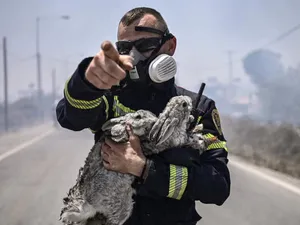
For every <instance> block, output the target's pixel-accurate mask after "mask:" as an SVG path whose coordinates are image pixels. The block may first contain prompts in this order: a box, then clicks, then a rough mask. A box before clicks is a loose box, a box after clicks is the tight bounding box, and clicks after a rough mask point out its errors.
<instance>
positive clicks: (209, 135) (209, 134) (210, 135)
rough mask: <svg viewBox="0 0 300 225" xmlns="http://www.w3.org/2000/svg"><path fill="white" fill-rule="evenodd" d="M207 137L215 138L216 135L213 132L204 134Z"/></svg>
mask: <svg viewBox="0 0 300 225" xmlns="http://www.w3.org/2000/svg"><path fill="white" fill-rule="evenodd" d="M203 136H204V137H205V138H213V137H215V135H213V134H211V133H208V134H205V135H203Z"/></svg>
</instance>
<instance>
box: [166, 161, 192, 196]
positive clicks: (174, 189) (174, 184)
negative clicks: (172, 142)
mask: <svg viewBox="0 0 300 225" xmlns="http://www.w3.org/2000/svg"><path fill="white" fill-rule="evenodd" d="M187 181H188V169H187V168H186V167H183V166H176V165H173V164H171V165H170V182H169V194H168V196H167V197H168V198H174V199H177V200H180V199H181V198H182V195H183V193H184V191H185V189H186V186H187Z"/></svg>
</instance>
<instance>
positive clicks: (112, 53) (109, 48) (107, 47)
mask: <svg viewBox="0 0 300 225" xmlns="http://www.w3.org/2000/svg"><path fill="white" fill-rule="evenodd" d="M101 49H102V50H103V53H104V55H106V56H107V57H108V58H110V59H112V60H113V61H115V62H117V63H118V62H119V57H120V55H119V52H118V51H117V49H115V47H114V46H113V45H112V43H111V42H110V41H104V42H103V43H102V44H101Z"/></svg>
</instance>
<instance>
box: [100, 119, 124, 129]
mask: <svg viewBox="0 0 300 225" xmlns="http://www.w3.org/2000/svg"><path fill="white" fill-rule="evenodd" d="M120 122H121V119H120V118H113V119H110V120H108V121H106V122H105V123H104V124H103V125H102V128H101V129H102V130H103V131H108V130H111V128H112V127H113V126H115V125H116V124H118V123H120Z"/></svg>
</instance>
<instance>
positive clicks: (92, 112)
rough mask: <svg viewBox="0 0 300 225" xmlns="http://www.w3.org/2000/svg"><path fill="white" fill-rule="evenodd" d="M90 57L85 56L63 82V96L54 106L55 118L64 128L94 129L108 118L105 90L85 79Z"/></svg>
mask: <svg viewBox="0 0 300 225" xmlns="http://www.w3.org/2000/svg"><path fill="white" fill-rule="evenodd" d="M92 59H93V58H91V57H90V58H86V59H84V60H83V61H82V62H81V63H80V64H79V65H78V68H77V69H76V71H75V72H74V74H73V75H72V76H71V78H70V79H69V80H68V81H67V82H66V84H65V88H64V97H63V98H62V99H61V100H60V101H59V103H58V104H57V106H56V116H57V120H58V122H59V124H60V125H61V126H62V127H64V128H67V129H70V130H74V131H80V130H83V129H85V128H90V129H91V130H96V129H99V127H100V126H101V124H102V123H104V122H105V120H106V119H107V118H108V110H109V104H108V101H109V99H108V98H107V96H106V95H105V93H106V90H101V89H97V88H95V87H94V86H93V85H92V84H90V83H89V82H88V81H87V80H85V71H86V69H87V67H88V65H89V63H90V62H91V60H92Z"/></svg>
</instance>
